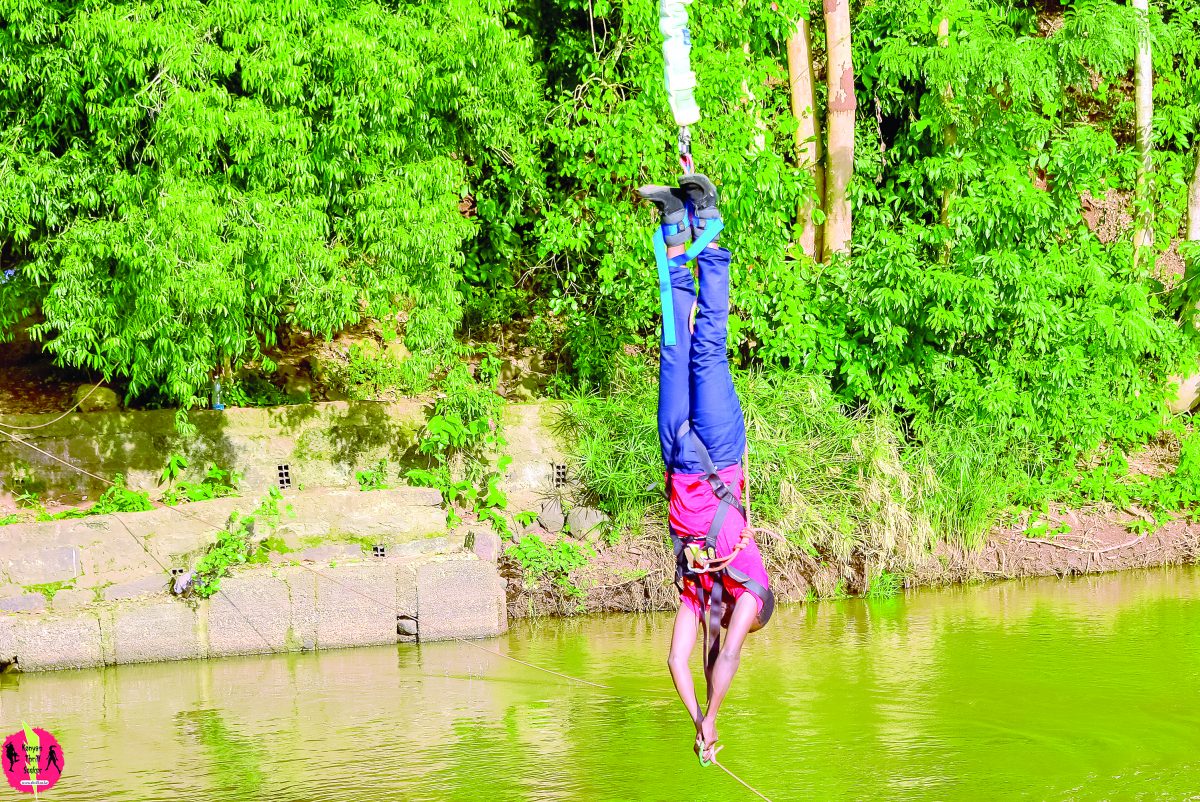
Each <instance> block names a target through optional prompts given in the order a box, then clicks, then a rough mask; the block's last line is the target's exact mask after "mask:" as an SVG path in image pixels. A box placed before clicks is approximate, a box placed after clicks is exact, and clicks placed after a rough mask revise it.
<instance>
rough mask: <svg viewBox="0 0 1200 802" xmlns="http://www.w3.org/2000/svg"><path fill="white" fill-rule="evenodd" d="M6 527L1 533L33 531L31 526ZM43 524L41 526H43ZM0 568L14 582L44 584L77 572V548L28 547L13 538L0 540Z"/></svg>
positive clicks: (67, 578)
mask: <svg viewBox="0 0 1200 802" xmlns="http://www.w3.org/2000/svg"><path fill="white" fill-rule="evenodd" d="M17 526H21V525H20V524H14V525H13V527H14V528H12V529H9V528H8V527H6V530H7V531H6V532H5V534H7V535H10V536H14V537H15V535H16V534H17V533H18V532H21V531H37V530H36V529H35V528H34V526H35V525H31V526H22V527H21V529H20V530H18V529H16V528H15V527H17ZM45 528H46V527H43V530H44V529H45ZM0 569H3V570H4V571H5V572H6V573H7V574H8V579H9V581H10V582H12V583H13V584H16V585H46V584H49V583H51V582H66V581H67V580H69V579H75V578H76V577H78V576H79V574H80V556H79V549H77V548H75V547H74V546H50V547H47V548H41V549H30V548H28V547H27V546H24V545H23V544H21V543H20V542H19V541H16V540H15V539H14V540H13V541H10V542H7V543H3V544H0Z"/></svg>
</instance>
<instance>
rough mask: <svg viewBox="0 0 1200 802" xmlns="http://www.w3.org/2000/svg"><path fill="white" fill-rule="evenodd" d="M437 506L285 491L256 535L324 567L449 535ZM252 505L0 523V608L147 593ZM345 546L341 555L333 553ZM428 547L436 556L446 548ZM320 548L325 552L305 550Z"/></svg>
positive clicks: (426, 500)
mask: <svg viewBox="0 0 1200 802" xmlns="http://www.w3.org/2000/svg"><path fill="white" fill-rule="evenodd" d="M441 500H442V499H441V494H439V493H438V492H437V491H436V490H431V489H428V488H399V489H394V490H375V491H370V492H363V491H361V490H316V491H304V492H298V493H296V492H290V493H285V494H284V495H283V499H282V507H283V509H282V510H281V516H280V519H279V523H278V525H277V526H276V527H275V528H274V529H273V530H272V531H271V532H269V533H268V532H262V533H261V536H262V537H266V536H267V535H268V534H272V535H274V536H275V537H277V538H279V539H281V540H283V541H284V543H286V544H287V546H288V547H290V548H291V549H292V550H293V551H295V552H296V553H297V556H299V557H316V558H318V559H326V560H327V559H330V558H334V557H337V556H347V555H354V554H361V553H362V549H361V547H360V544H361V543H367V542H369V543H372V544H374V543H381V544H385V545H387V546H392V547H395V546H402V545H405V544H414V545H416V546H420V543H419V542H420V541H425V542H427V543H428V542H430V541H436V540H437V539H438V538H442V537H444V536H445V535H446V534H447V532H446V513H445V510H443V509H442V508H441V507H440V506H439V505H440V504H441ZM258 503H259V501H258V500H257V499H255V498H249V497H241V498H226V499H216V500H214V501H204V502H197V503H194V504H186V505H182V506H179V507H172V508H159V509H155V510H151V511H148V512H136V513H120V514H114V515H96V516H89V517H87V518H77V519H71V520H63V521H45V522H39V523H29V524H10V525H9V526H0V610H3V609H10V610H12V609H18V610H30V609H38V608H39V607H42V606H44V604H39V599H40V598H42V597H41V594H40V593H38V592H36V590H35V591H33V592H29V591H30V586H31V585H45V584H50V583H70V584H71V586H72V590H75V591H82V590H94V591H95V593H96V595H97V596H98V597H100V598H105V599H109V600H114V599H119V598H123V597H124V596H125V595H126V594H127V593H129V592H130V591H133V592H141V591H142V590H143V589H144V588H145V587H154V586H157V587H160V588H161V587H165V586H166V583H167V581H168V577H167V576H166V574H165V572H164V570H163V566H164V565H165V566H167V567H178V568H184V569H187V568H190V567H191V566H192V565H193V563H194V561H195V559H196V558H197V557H198V556H199V555H200V554H202V553H203V552H204V551H205V550H206V549H207V548H208V547H209V546H210V545H211V544H212V543H213V542H214V541H215V539H216V534H217V532H218V531H220V530H221V529H223V528H224V527H225V525H226V523H227V522H228V520H229V516H230V514H231V513H232V512H234V511H238V512H241V513H249V512H251V511H253V510H254V508H255V507H257V506H258ZM348 542H349V544H350V545H349V547H348V549H347V548H343V550H342V551H339V546H340V547H346V544H347V543H348ZM143 544H144V548H143ZM431 545H432V546H433V547H434V548H435V549H436V548H438V547H440V546H441V545H444V544H438V543H431ZM322 549H324V552H325V553H317V554H314V553H312V552H320V551H321V550H322ZM417 550H422V549H420V548H418V549H417ZM343 552H345V553H344V554H343ZM156 583H157V585H156ZM67 598H73V596H70V595H68V597H67ZM14 604H15V605H16V606H15V607H14Z"/></svg>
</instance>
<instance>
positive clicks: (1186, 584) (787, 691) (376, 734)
mask: <svg viewBox="0 0 1200 802" xmlns="http://www.w3.org/2000/svg"><path fill="white" fill-rule="evenodd" d="M670 621H671V619H670V617H669V616H666V615H663V616H653V617H609V618H601V619H589V620H584V621H570V622H565V623H560V622H553V623H543V624H540V625H535V626H529V627H517V628H516V629H515V630H514V632H513V633H512V634H511V635H510V636H509V637H508V638H506V639H502V640H501V641H498V642H495V643H493V644H489V645H492V646H495V647H498V648H500V649H503V650H504V651H506V652H507V653H509V654H512V655H514V656H517V657H520V658H522V659H526V660H530V661H534V662H538V663H542V664H545V665H547V666H550V667H554V668H556V669H559V670H561V671H565V672H568V673H572V674H576V675H579V676H582V677H586V678H588V679H591V680H594V681H598V682H602V683H606V684H610V685H613V686H614V687H616V688H617V689H618V692H619V695H616V696H614V695H609V694H605V693H602V692H599V691H596V690H594V689H590V688H586V687H581V686H573V685H571V684H569V683H567V682H565V681H561V680H558V679H555V678H553V677H548V676H545V675H541V674H537V673H534V672H532V671H530V670H528V669H525V668H523V667H521V666H518V665H514V664H512V663H510V662H508V661H504V660H501V659H499V658H496V657H492V656H489V655H487V654H483V653H481V652H479V651H477V650H475V649H472V648H471V647H469V646H465V645H462V644H435V645H428V646H423V647H421V648H420V649H416V648H412V647H401V648H398V649H391V648H380V649H359V650H348V651H340V652H330V653H324V654H316V655H313V654H309V655H303V656H275V657H253V658H240V659H231V660H223V661H214V662H211V663H175V664H157V665H146V666H122V667H118V668H113V669H107V670H104V671H88V672H69V673H59V674H45V675H30V676H23V677H19V678H18V677H5V678H4V680H3V684H2V685H0V725H2V726H3V727H5V728H6V729H5V734H7V733H8V732H11V731H14V730H16V729H17V727H18V726H19V722H21V721H22V720H23V719H24V720H26V721H28V722H29V723H30V725H31V726H41V727H45V728H47V729H49V730H51V731H52V732H54V733H55V734H56V735H57V737H58V739H59V741H60V742H61V743H62V744H63V747H64V750H65V754H66V760H67V767H66V769H67V770H66V773H65V775H64V777H63V780H62V781H61V782H60V784H59V785H58V786H57V787H56V788H54V789H53V790H52V791H51V792H50V793H49V794H48V795H47V798H48V799H54V800H64V802H65V801H66V800H85V799H86V800H99V799H105V800H108V799H112V800H173V801H178V800H206V801H207V800H294V801H295V802H301V801H303V802H316V801H317V800H489V801H490V800H642V799H645V800H684V799H688V800H690V799H704V800H713V801H714V802H715V801H717V800H735V799H745V798H747V797H746V794H745V792H744V791H742V790H741V789H740V788H739V786H737V785H736V784H734V782H733V781H732V780H730V779H729V778H727V777H725V776H724V775H722V774H720V773H719V771H718V770H717V769H715V768H711V769H701V768H699V766H698V765H697V764H696V761H695V758H694V757H693V755H692V752H691V750H690V743H691V739H692V729H691V725H690V723H689V722H688V721H687V720H686V717H685V715H684V714H683V712H682V709H681V708H680V706H679V704H678V702H677V701H675V700H674V699H673V698H671V697H670V696H668V695H667V694H668V693H669V691H668V689H669V684H668V680H667V674H666V669H665V654H666V648H667V638H668V634H669V626H670ZM1198 624H1200V571H1197V570H1192V569H1177V570H1169V571H1155V572H1146V573H1135V574H1127V575H1123V576H1108V577H1099V578H1089V579H1082V580H1075V581H1069V582H1060V581H1056V580H1050V581H1038V582H1030V583H1023V584H1018V583H1009V584H1003V585H998V586H992V587H980V588H967V589H953V590H947V591H940V592H926V593H920V594H916V595H914V596H911V597H909V598H907V599H900V600H895V601H891V602H885V603H865V602H861V601H848V602H840V603H825V604H821V605H818V606H812V607H803V608H802V607H796V608H784V609H781V610H779V611H778V612H777V613H776V618H775V620H774V621H772V623H771V626H770V627H768V628H767V629H766V630H764V631H763V632H761V633H758V634H756V635H754V636H752V637H751V639H750V643H749V645H748V647H747V650H746V653H745V660H744V662H743V668H742V672H741V673H740V674H739V676H738V678H737V680H736V681H735V685H734V690H733V691H732V692H731V695H730V698H729V700H728V702H727V712H726V713H725V714H724V716H723V725H722V728H721V733H722V736H723V740H724V741H725V743H726V744H727V748H726V750H725V751H724V752H723V753H722V758H723V759H724V761H725V763H726V764H727V765H728V766H729V767H730V768H732V769H734V770H735V771H737V772H738V773H739V774H741V776H742V777H743V778H744V779H745V780H747V781H748V782H750V783H751V784H752V785H754V786H757V787H758V788H759V789H760V790H761V791H762V792H763V793H765V794H766V795H767V796H769V797H772V798H773V799H774V800H776V802H779V801H780V800H790V799H812V800H843V799H844V800H850V799H869V800H883V799H887V800H910V799H911V800H915V799H921V800H959V799H962V800H984V799H1064V800H1066V799H1070V800H1075V799H1081V800H1082V799H1172V800H1175V799H1186V798H1197V799H1200V746H1198V744H1200V628H1198ZM4 793H7V791H5V790H4V789H3V786H0V798H8V797H4V796H3V794H4ZM12 797H13V798H14V799H15V798H17V795H16V794H15V793H13V794H12ZM25 798H29V797H25Z"/></svg>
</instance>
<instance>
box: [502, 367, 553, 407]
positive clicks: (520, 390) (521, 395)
mask: <svg viewBox="0 0 1200 802" xmlns="http://www.w3.org/2000/svg"><path fill="white" fill-rule="evenodd" d="M545 386H546V377H545V376H539V375H538V374H536V373H530V374H528V375H526V376H522V377H521V380H520V381H518V382H517V383H516V384H513V385H510V386H509V390H508V395H507V397H508V398H509V399H510V400H513V401H532V400H533V399H535V398H536V397H537V395H538V393H540V392H541V391H542V388H543V387H545Z"/></svg>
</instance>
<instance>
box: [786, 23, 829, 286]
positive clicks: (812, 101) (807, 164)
mask: <svg viewBox="0 0 1200 802" xmlns="http://www.w3.org/2000/svg"><path fill="white" fill-rule="evenodd" d="M787 57H788V82H789V83H790V84H791V88H792V116H794V117H795V118H796V163H797V164H798V165H799V166H800V167H803V168H805V169H806V170H808V172H809V175H811V176H812V179H813V186H814V187H815V189H814V191H813V197H811V198H809V199H807V200H805V201H802V202H801V204H800V208H799V209H798V210H797V213H796V215H797V220H796V223H797V225H799V226H801V229H800V247H801V248H803V249H804V253H805V254H807V255H808V256H809V257H811V258H812V259H814V260H816V261H818V262H819V261H821V250H822V247H821V246H822V245H823V244H824V243H823V242H822V238H823V236H824V232H823V230H822V226H819V225H817V224H816V223H814V222H813V219H812V214H813V211H814V210H815V209H824V206H825V170H824V169H823V168H822V166H821V122H820V120H819V119H818V118H817V92H816V86H815V84H814V83H813V69H812V37H811V34H810V32H809V27H808V20H806V19H803V18H801V19H800V20H798V21H797V22H796V30H795V31H794V32H793V33H792V35H791V36H789V37H788V41H787Z"/></svg>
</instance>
